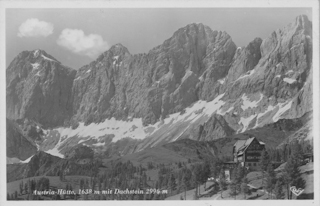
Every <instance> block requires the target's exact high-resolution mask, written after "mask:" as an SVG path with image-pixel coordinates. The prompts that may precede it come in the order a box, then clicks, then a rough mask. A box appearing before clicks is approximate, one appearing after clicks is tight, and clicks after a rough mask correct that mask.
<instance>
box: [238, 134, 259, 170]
mask: <svg viewBox="0 0 320 206" xmlns="http://www.w3.org/2000/svg"><path fill="white" fill-rule="evenodd" d="M264 149H265V143H263V142H261V141H259V140H258V139H257V138H255V137H251V138H249V139H247V140H238V141H237V142H236V143H235V144H234V145H233V160H234V162H236V163H240V164H241V165H242V166H245V167H247V168H250V169H254V170H255V169H258V168H259V161H260V159H261V153H262V151H263V150H264Z"/></svg>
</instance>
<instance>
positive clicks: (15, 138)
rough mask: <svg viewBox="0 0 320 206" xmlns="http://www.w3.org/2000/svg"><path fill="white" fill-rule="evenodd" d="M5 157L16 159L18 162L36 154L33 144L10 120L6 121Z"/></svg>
mask: <svg viewBox="0 0 320 206" xmlns="http://www.w3.org/2000/svg"><path fill="white" fill-rule="evenodd" d="M6 123H7V130H6V132H7V133H6V140H7V157H9V158H10V157H16V158H18V159H19V160H26V159H27V158H29V157H30V156H32V155H33V154H35V153H36V152H37V147H36V145H35V144H34V142H32V141H30V140H28V138H27V137H25V136H24V134H23V132H22V131H21V129H20V128H19V126H18V125H16V124H15V123H14V122H13V121H12V120H9V119H7V121H6Z"/></svg>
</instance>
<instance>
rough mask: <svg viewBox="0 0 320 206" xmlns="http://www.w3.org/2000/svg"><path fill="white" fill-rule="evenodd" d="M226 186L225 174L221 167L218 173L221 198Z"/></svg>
mask: <svg viewBox="0 0 320 206" xmlns="http://www.w3.org/2000/svg"><path fill="white" fill-rule="evenodd" d="M226 186H227V183H226V176H225V173H224V170H223V169H221V171H220V175H219V187H220V195H221V198H223V197H222V192H223V190H225V189H226Z"/></svg>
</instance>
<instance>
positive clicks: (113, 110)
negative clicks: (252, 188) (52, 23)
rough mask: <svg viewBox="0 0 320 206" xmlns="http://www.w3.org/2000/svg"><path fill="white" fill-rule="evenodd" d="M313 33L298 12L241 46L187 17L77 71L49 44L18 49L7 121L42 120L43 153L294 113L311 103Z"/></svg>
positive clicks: (219, 133)
mask: <svg viewBox="0 0 320 206" xmlns="http://www.w3.org/2000/svg"><path fill="white" fill-rule="evenodd" d="M311 31H312V23H311V22H310V21H309V20H308V19H307V17H306V16H298V17H297V18H296V20H295V21H294V22H293V23H291V24H288V26H286V27H285V28H283V29H282V30H279V29H278V30H276V31H275V32H273V33H272V34H271V35H270V36H269V37H267V38H266V39H264V40H262V39H261V38H255V39H254V40H253V41H251V42H250V43H249V44H248V45H247V46H246V47H244V48H241V47H238V48H237V47H236V45H235V43H234V42H233V41H232V38H231V37H230V36H229V35H228V34H227V33H226V32H220V31H213V30H211V29H210V28H209V27H208V26H205V25H203V24H189V25H187V26H185V27H183V28H180V29H178V30H177V31H176V32H174V34H173V35H172V37H170V38H169V39H167V40H165V41H164V42H163V44H161V45H159V46H156V47H154V48H153V49H151V50H150V51H149V52H148V53H147V54H134V55H132V54H130V53H129V51H128V49H127V48H126V47H124V46H123V45H122V44H116V45H114V46H112V47H111V48H110V49H109V50H108V51H106V52H104V53H103V54H101V55H100V56H99V57H98V58H97V59H96V60H94V61H92V62H91V63H89V64H87V65H85V66H83V67H81V68H79V69H78V70H77V71H76V70H73V69H70V68H68V67H65V66H63V65H62V64H61V63H60V62H58V61H57V60H56V59H54V58H53V57H52V56H50V55H49V54H47V53H45V51H41V50H35V51H32V52H29V53H26V52H22V53H20V54H19V55H18V57H19V58H18V57H17V58H15V59H14V60H13V62H12V63H11V64H10V66H9V67H8V68H7V71H6V72H7V118H9V119H13V120H16V119H32V120H34V121H36V122H38V123H39V124H40V125H41V126H42V128H43V130H44V131H45V132H44V133H45V137H44V140H43V141H44V142H43V145H45V147H44V148H46V150H47V149H50V150H55V151H64V152H66V151H67V150H68V149H69V148H70V147H72V146H75V145H77V144H80V143H79V142H80V141H81V143H82V144H85V142H87V143H90V145H91V146H92V147H94V148H95V149H96V150H99V151H100V149H99V148H102V151H105V150H108V148H109V147H112V145H114V144H115V142H116V141H119V140H120V139H123V138H126V137H128V138H131V139H133V140H132V141H129V142H130V143H127V144H128V148H130V147H129V144H134V145H135V146H134V149H130V150H129V151H130V152H131V153H134V152H137V151H141V150H143V149H145V148H148V147H153V146H155V145H157V144H163V143H166V142H172V141H176V140H178V139H183V138H189V139H194V140H212V138H213V139H218V138H222V137H225V136H226V135H227V136H228V135H231V134H233V133H242V132H245V131H246V130H249V129H253V128H258V127H263V125H266V124H269V123H272V122H277V121H278V120H279V119H284V118H288V119H292V118H298V117H301V116H302V115H304V114H305V113H306V112H308V111H310V110H311V109H312V101H311V103H310V101H309V100H310V99H312V36H311V34H312V32H311ZM37 51H38V52H37ZM214 116H215V118H214ZM210 121H211V123H210ZM212 121H213V122H212ZM117 124H118V125H121V126H116V125H117ZM203 125H210V126H207V127H208V129H207V130H206V131H209V132H210V133H213V134H215V135H214V136H210V137H207V135H205V134H204V133H203V134H202V132H199V131H200V130H201V129H200V127H201V126H203ZM212 126H215V128H212ZM120 127H121V128H120ZM204 127H206V126H204ZM89 131H91V132H92V133H91V134H90V132H89ZM199 134H200V136H199ZM208 138H209V139H208ZM133 142H134V143H133ZM40 148H41V147H40Z"/></svg>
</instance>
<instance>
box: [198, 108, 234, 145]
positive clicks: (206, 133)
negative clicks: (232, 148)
mask: <svg viewBox="0 0 320 206" xmlns="http://www.w3.org/2000/svg"><path fill="white" fill-rule="evenodd" d="M234 133H235V131H234V130H233V129H232V128H231V127H230V126H229V125H228V123H227V122H226V121H225V119H224V118H223V116H221V115H217V114H214V115H212V116H211V118H210V119H209V120H208V121H207V122H206V123H205V124H204V125H200V126H199V139H198V141H210V140H214V139H219V138H222V137H226V136H230V135H232V134H234Z"/></svg>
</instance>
